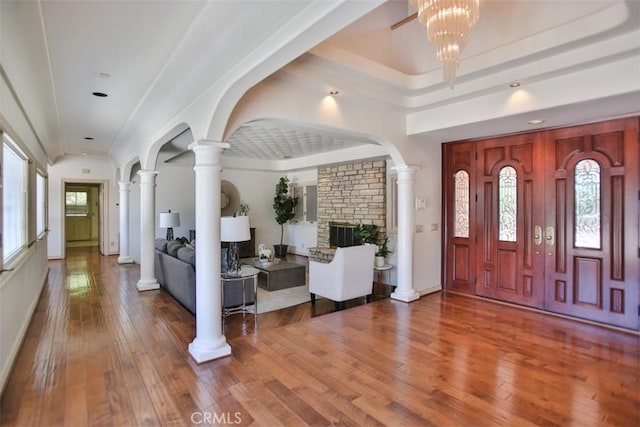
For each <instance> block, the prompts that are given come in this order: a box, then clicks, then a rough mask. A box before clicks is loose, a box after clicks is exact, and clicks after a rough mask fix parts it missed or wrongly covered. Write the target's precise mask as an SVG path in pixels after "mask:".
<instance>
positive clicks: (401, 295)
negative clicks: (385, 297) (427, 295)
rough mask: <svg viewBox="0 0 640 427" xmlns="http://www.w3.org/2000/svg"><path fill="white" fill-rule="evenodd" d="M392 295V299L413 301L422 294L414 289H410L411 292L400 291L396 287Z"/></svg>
mask: <svg viewBox="0 0 640 427" xmlns="http://www.w3.org/2000/svg"><path fill="white" fill-rule="evenodd" d="M390 296H391V299H394V300H397V301H403V302H411V301H415V300H417V299H420V294H419V293H417V292H416V291H415V290H413V289H410V290H409V292H401V291H400V292H399V291H398V289H397V288H396V290H395V292H392V293H391V295H390Z"/></svg>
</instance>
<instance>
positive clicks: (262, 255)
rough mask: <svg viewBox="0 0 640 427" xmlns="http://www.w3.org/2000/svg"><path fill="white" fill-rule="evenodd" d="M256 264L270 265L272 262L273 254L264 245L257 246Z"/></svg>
mask: <svg viewBox="0 0 640 427" xmlns="http://www.w3.org/2000/svg"><path fill="white" fill-rule="evenodd" d="M258 262H260V263H261V264H263V265H267V264H271V263H272V262H273V252H272V251H271V249H268V248H267V247H266V246H265V244H264V243H260V244H259V245H258Z"/></svg>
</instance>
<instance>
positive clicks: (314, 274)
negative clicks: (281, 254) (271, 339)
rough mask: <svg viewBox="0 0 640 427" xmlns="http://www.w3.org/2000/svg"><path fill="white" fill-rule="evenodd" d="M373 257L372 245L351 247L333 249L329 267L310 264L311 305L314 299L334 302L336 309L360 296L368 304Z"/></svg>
mask: <svg viewBox="0 0 640 427" xmlns="http://www.w3.org/2000/svg"><path fill="white" fill-rule="evenodd" d="M375 253H376V246H375V245H361V246H350V247H348V248H338V249H336V254H335V256H334V257H333V260H332V261H331V262H330V263H323V262H318V261H313V260H309V292H310V293H311V302H312V303H315V296H316V295H319V296H322V297H325V298H328V299H330V300H332V301H335V303H336V308H338V309H340V308H342V307H343V306H344V301H347V300H350V299H354V298H358V297H362V296H366V297H367V302H369V300H370V298H371V291H372V288H373V261H374V256H375Z"/></svg>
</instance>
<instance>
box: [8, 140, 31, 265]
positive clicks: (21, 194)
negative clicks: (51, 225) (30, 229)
mask: <svg viewBox="0 0 640 427" xmlns="http://www.w3.org/2000/svg"><path fill="white" fill-rule="evenodd" d="M2 156H3V158H2V164H3V167H4V171H3V187H2V203H3V206H2V213H3V223H2V247H3V254H2V255H3V260H4V261H5V262H6V261H7V260H8V259H10V258H12V257H13V256H15V255H16V254H17V253H18V252H20V250H21V249H22V248H23V247H25V246H26V243H27V199H26V195H27V158H26V156H25V155H24V153H23V152H22V151H21V150H20V149H19V148H18V146H17V145H16V144H15V142H13V141H12V140H11V138H9V136H8V135H6V134H3V136H2Z"/></svg>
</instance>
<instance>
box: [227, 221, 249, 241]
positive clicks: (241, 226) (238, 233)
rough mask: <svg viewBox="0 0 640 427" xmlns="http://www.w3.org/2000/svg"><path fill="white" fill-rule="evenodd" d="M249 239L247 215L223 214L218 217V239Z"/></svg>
mask: <svg viewBox="0 0 640 427" xmlns="http://www.w3.org/2000/svg"><path fill="white" fill-rule="evenodd" d="M247 240H251V231H249V217H248V216H223V217H221V218H220V241H222V242H245V241H247Z"/></svg>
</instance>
